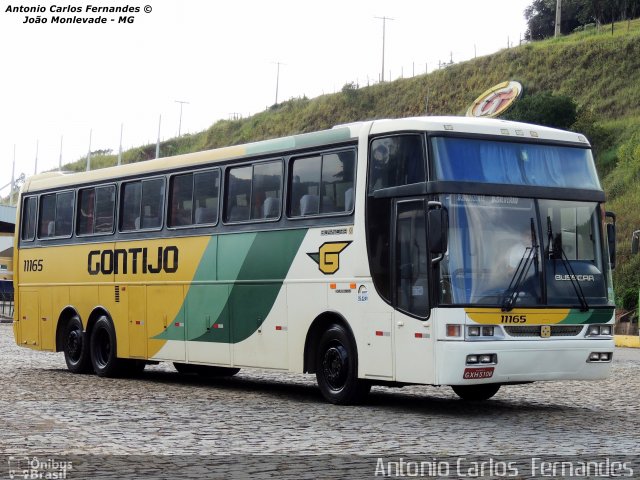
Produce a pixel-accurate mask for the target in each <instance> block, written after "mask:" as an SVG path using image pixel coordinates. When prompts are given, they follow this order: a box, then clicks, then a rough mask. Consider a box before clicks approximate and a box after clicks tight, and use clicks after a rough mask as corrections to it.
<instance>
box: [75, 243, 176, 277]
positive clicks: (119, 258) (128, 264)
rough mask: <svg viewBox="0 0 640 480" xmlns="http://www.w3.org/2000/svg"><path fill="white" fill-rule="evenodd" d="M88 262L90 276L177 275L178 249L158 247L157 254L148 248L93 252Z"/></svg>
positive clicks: (172, 246)
mask: <svg viewBox="0 0 640 480" xmlns="http://www.w3.org/2000/svg"><path fill="white" fill-rule="evenodd" d="M87 260H88V261H87V267H88V271H89V274H90V275H98V274H99V273H102V274H103V275H109V274H112V273H122V274H126V273H132V274H136V273H160V272H163V271H164V272H165V273H175V272H177V271H178V247H176V246H175V245H171V246H169V247H158V249H157V254H154V252H150V251H149V249H148V248H146V247H145V248H128V249H124V248H117V249H115V250H91V251H90V252H89V255H88V259H87ZM129 270H130V272H129Z"/></svg>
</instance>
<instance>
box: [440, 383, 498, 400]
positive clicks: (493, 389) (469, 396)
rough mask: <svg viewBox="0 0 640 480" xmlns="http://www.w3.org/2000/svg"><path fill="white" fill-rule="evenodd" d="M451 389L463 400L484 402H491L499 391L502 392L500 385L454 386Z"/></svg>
mask: <svg viewBox="0 0 640 480" xmlns="http://www.w3.org/2000/svg"><path fill="white" fill-rule="evenodd" d="M451 388H452V389H453V391H454V392H456V395H458V396H459V397H460V398H461V399H463V400H470V401H482V400H489V399H490V398H491V397H493V396H494V395H495V394H496V393H498V390H500V384H499V383H486V384H480V385H452V386H451Z"/></svg>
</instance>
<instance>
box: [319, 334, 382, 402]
mask: <svg viewBox="0 0 640 480" xmlns="http://www.w3.org/2000/svg"><path fill="white" fill-rule="evenodd" d="M316 378H317V380H318V387H320V391H321V392H322V395H323V396H324V398H326V399H327V400H328V401H329V402H331V403H334V404H336V405H349V404H356V403H361V402H362V401H363V400H364V399H365V397H366V396H367V394H368V393H369V390H371V384H370V383H369V382H367V381H365V380H361V379H359V378H358V358H357V353H356V348H355V346H354V341H353V339H352V337H351V335H350V334H349V332H347V330H346V329H345V328H344V327H343V326H342V325H332V326H331V327H329V328H328V329H327V330H326V331H325V332H324V333H323V334H322V337H320V342H319V344H318V350H317V352H316Z"/></svg>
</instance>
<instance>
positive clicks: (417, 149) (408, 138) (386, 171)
mask: <svg viewBox="0 0 640 480" xmlns="http://www.w3.org/2000/svg"><path fill="white" fill-rule="evenodd" d="M425 179H426V175H425V156H424V146H423V143H422V137H421V136H420V135H397V136H394V137H384V138H376V139H375V140H373V141H372V142H371V148H370V154H369V193H371V192H373V191H375V190H379V189H383V188H389V187H397V186H401V185H409V184H412V183H419V182H424V181H425Z"/></svg>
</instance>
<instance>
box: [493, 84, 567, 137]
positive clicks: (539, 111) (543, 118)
mask: <svg viewBox="0 0 640 480" xmlns="http://www.w3.org/2000/svg"><path fill="white" fill-rule="evenodd" d="M503 118H505V119H507V120H517V121H520V122H527V123H533V124H536V125H544V126H547V127H555V128H562V129H565V130H567V129H569V127H571V125H573V124H574V123H575V121H576V118H577V113H576V103H575V102H574V101H573V99H572V98H571V97H567V96H566V95H553V94H552V93H551V92H541V93H536V94H533V95H527V96H525V97H523V98H521V99H520V100H518V101H517V102H516V103H515V104H514V106H513V107H512V108H511V109H510V110H508V111H507V112H506V113H505V114H504V115H503Z"/></svg>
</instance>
